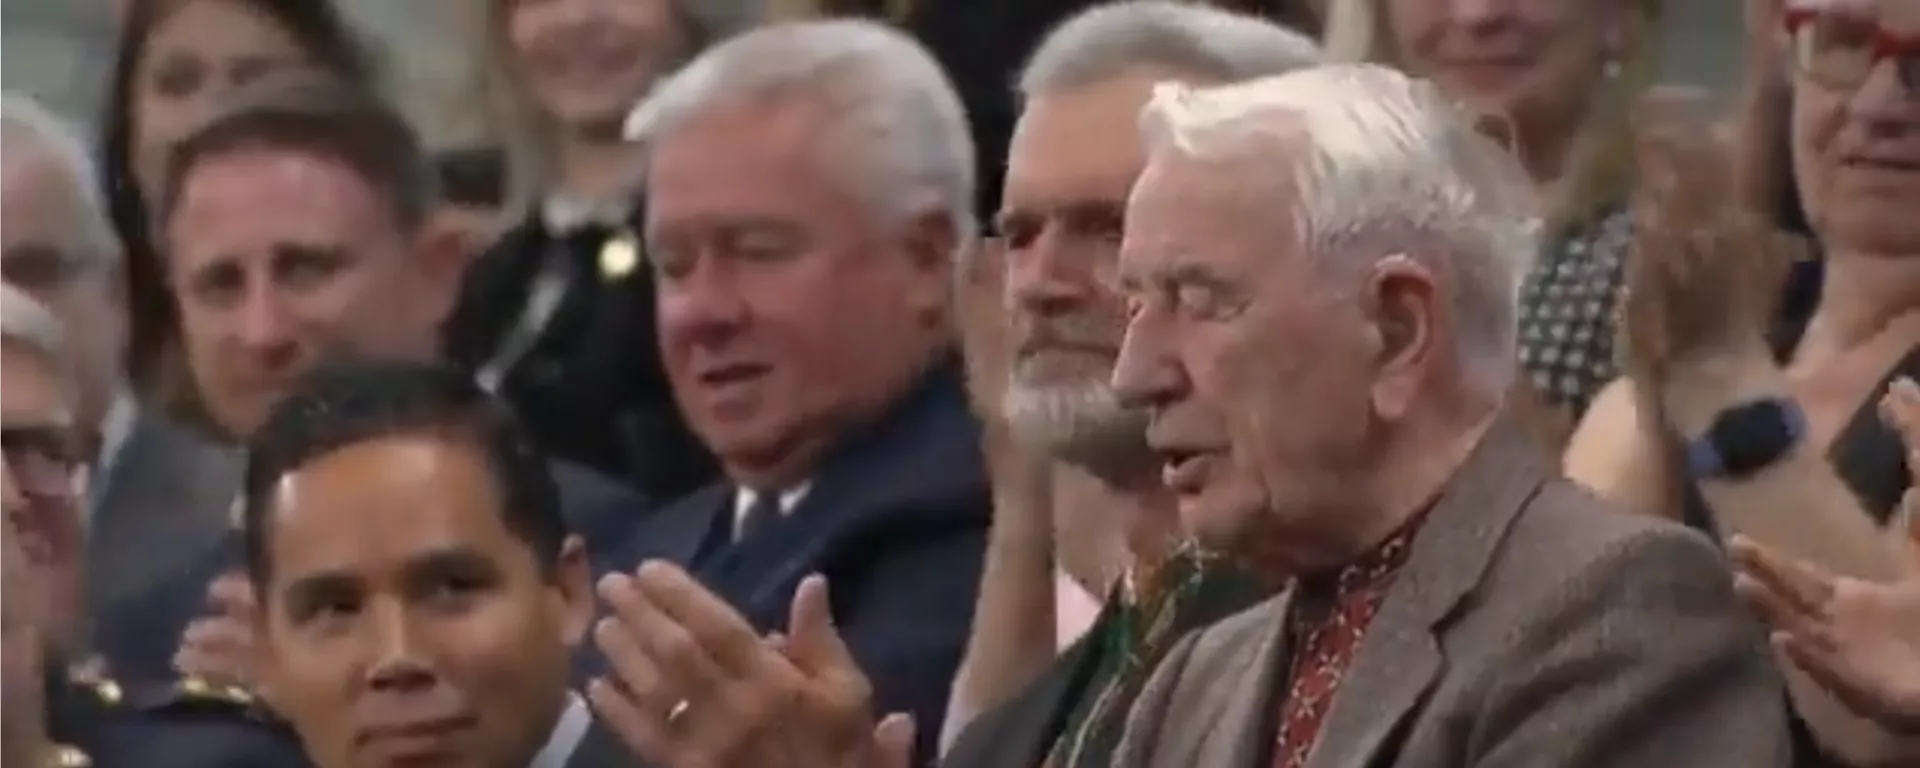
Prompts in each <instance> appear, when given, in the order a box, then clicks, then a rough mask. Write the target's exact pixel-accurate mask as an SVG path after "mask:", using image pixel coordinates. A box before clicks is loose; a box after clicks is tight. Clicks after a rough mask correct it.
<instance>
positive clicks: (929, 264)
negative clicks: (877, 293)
mask: <svg viewBox="0 0 1920 768" xmlns="http://www.w3.org/2000/svg"><path fill="white" fill-rule="evenodd" d="M904 238H905V239H904V242H903V245H904V246H905V250H906V253H907V256H908V258H909V259H911V260H912V266H913V272H914V280H913V283H912V285H911V286H909V288H908V290H909V291H910V293H909V295H908V300H909V302H910V303H911V305H912V306H913V307H914V308H915V309H916V310H918V311H919V313H921V314H923V315H925V316H928V317H945V316H946V315H947V310H948V306H949V305H950V304H951V303H952V302H951V299H952V298H953V263H954V259H955V257H956V256H958V255H959V253H960V248H961V246H962V244H969V245H970V244H971V243H972V241H973V239H974V238H973V233H972V232H960V231H958V230H957V229H955V227H954V222H953V219H952V217H950V216H948V215H947V214H946V212H945V211H941V210H938V209H931V210H928V211H926V212H924V213H922V214H920V215H919V216H916V217H914V218H913V220H912V221H910V222H908V225H907V227H906V228H905V230H904Z"/></svg>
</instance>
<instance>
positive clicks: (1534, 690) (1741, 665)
mask: <svg viewBox="0 0 1920 768" xmlns="http://www.w3.org/2000/svg"><path fill="white" fill-rule="evenodd" d="M1547 595H1548V596H1547V598H1546V600H1545V601H1544V604H1543V605H1541V606H1540V607H1539V609H1538V610H1536V611H1532V612H1530V615H1531V616H1533V619H1532V620H1531V621H1529V622H1527V623H1526V624H1525V625H1523V626H1521V627H1518V628H1516V630H1515V632H1514V634H1512V635H1510V637H1511V638H1513V641H1514V643H1513V655H1512V656H1510V657H1509V661H1508V663H1506V664H1504V665H1502V667H1501V668H1502V671H1501V673H1500V674H1499V676H1498V678H1497V679H1496V680H1495V681H1493V683H1492V684H1491V688H1490V696H1489V698H1488V702H1487V711H1486V712H1484V713H1483V714H1482V716H1481V717H1479V718H1478V719H1477V720H1478V722H1479V723H1480V725H1478V726H1476V731H1477V732H1476V733H1474V734H1473V736H1472V738H1471V739H1470V740H1469V744H1470V749H1469V754H1471V755H1472V756H1473V759H1472V760H1471V764H1472V765H1474V766H1477V768H1537V767H1538V766H1547V765H1551V766H1556V768H1644V767H1645V766H1653V765H1675V766H1679V765H1728V766H1733V765H1737V766H1742V767H1743V768H1776V767H1778V768H1786V766H1789V765H1791V764H1792V759H1791V750H1790V746H1789V740H1788V736H1787V733H1788V731H1787V714H1786V701H1787V699H1786V692H1785V689H1784V687H1783V684H1782V682H1781V679H1780V676H1779V674H1778V672H1777V671H1776V670H1775V668H1774V667H1773V661H1772V657H1771V656H1770V655H1769V653H1768V651H1767V648H1766V644H1765V639H1764V633H1763V632H1761V630H1760V628H1759V625H1758V624H1757V623H1756V622H1754V621H1753V620H1752V619H1751V618H1749V616H1748V615H1747V614H1746V613H1745V612H1744V611H1743V610H1742V609H1741V607H1740V605H1739V604H1738V602H1737V600H1736V598H1735V596H1734V594H1733V588H1732V576H1731V573H1730V572H1729V571H1728V569H1727V568H1726V566H1725V565H1724V561H1723V560H1722V559H1721V557H1720V555H1719V553H1718V552H1716V551H1715V550H1714V549H1713V548H1712V546H1711V545H1710V544H1708V543H1707V542H1706V541H1705V540H1703V539H1701V538H1699V537H1697V536H1693V535H1690V534H1688V533H1686V532H1684V531H1680V530H1678V529H1672V528H1659V529H1650V530H1647V531H1644V532H1642V533H1640V534H1637V535H1633V536H1629V537H1627V538H1625V539H1623V540H1622V541H1621V543H1620V544H1619V545H1618V546H1616V547H1613V548H1612V549H1610V550H1609V551H1608V552H1607V553H1606V554H1605V555H1604V556H1602V557H1600V558H1597V559H1595V560H1594V561H1593V562H1592V563H1590V564H1589V565H1588V566H1587V567H1585V568H1582V569H1580V570H1579V571H1577V572H1576V574H1575V575H1574V576H1573V577H1572V578H1570V579H1568V580H1567V581H1566V582H1565V583H1563V584H1562V585H1560V586H1559V587H1558V588H1557V589H1554V590H1552V591H1550V592H1548V593H1547Z"/></svg>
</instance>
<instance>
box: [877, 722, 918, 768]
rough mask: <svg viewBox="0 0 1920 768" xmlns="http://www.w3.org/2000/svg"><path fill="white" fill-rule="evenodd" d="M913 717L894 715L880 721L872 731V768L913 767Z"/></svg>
mask: <svg viewBox="0 0 1920 768" xmlns="http://www.w3.org/2000/svg"><path fill="white" fill-rule="evenodd" d="M913 736H914V727H913V717H912V716H911V715H906V714H902V713H898V712H896V713H894V714H891V715H887V716H886V717H884V718H881V719H880V724H879V725H877V726H874V729H873V748H874V755H873V760H872V761H871V763H870V765H871V767H872V768H911V767H912V765H913Z"/></svg>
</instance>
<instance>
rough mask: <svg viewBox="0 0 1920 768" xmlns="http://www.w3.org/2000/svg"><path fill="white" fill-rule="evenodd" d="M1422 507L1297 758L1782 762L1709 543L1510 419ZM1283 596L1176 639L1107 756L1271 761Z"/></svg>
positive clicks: (1773, 673)
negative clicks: (1561, 464) (1315, 730)
mask: <svg viewBox="0 0 1920 768" xmlns="http://www.w3.org/2000/svg"><path fill="white" fill-rule="evenodd" d="M1428 515H1429V516H1428V517H1427V519H1426V521H1425V522H1424V523H1423V524H1422V525H1421V527H1420V530H1419V532H1418V533H1417V534H1416V535H1415V538H1414V540H1413V545H1412V549H1411V551H1410V554H1409V556H1408V561H1407V563H1406V565H1405V566H1404V567H1403V568H1402V569H1401V571H1400V572H1399V574H1398V575H1397V576H1395V578H1394V580H1393V583H1392V585H1391V586H1390V587H1389V589H1388V591H1387V594H1386V596H1385V598H1384V599H1383V600H1382V602H1381V604H1380V609H1379V612H1378V613H1377V614H1376V615H1375V617H1374V619H1373V622H1372V624H1371V625H1370V627H1369V629H1368V631H1367V634H1366V637H1365V639H1364V640H1362V641H1361V644H1360V646H1359V648H1358V650H1357V651H1356V652H1355V655H1354V657H1353V661H1352V664H1351V666H1349V667H1348V668H1347V670H1346V672H1345V675H1344V677H1343V678H1342V681H1341V684H1340V687H1339V689H1338V691H1337V693H1336V694H1335V695H1334V697H1333V699H1332V700H1331V701H1330V702H1328V703H1327V704H1325V706H1328V707H1330V708H1331V709H1330V711H1328V712H1327V714H1326V719H1325V720H1324V723H1323V725H1322V728H1321V730H1320V733H1319V738H1318V740H1317V741H1316V742H1315V744H1314V746H1313V748H1312V750H1313V751H1312V753H1311V754H1310V755H1309V757H1308V758H1307V762H1306V765H1307V768H1354V767H1357V766H1372V767H1374V768H1385V767H1386V766H1405V767H1407V768H1413V767H1414V766H1418V767H1419V768H1445V767H1448V766H1461V767H1465V766H1472V767H1473V768H1541V767H1543V766H1553V767H1554V768H1602V767H1606V768H1616V767H1617V768H1643V767H1644V766H1655V765H1659V766H1729V768H1731V767H1732V766H1739V768H1785V767H1786V766H1788V765H1791V764H1792V763H1791V757H1790V750H1789V743H1788V736H1787V717H1786V707H1785V704H1786V698H1785V693H1784V688H1783V685H1782V683H1781V680H1780V675H1779V672H1778V671H1777V670H1776V669H1775V668H1774V665H1773V659H1772V656H1771V655H1770V654H1769V652H1768V650H1767V645H1766V638H1765V633H1764V632H1763V631H1762V630H1761V628H1760V626H1759V625H1758V624H1757V623H1756V622H1755V621H1754V619H1753V618H1752V617H1750V616H1749V615H1747V614H1746V612H1745V611H1744V610H1743V609H1742V607H1741V606H1740V604H1739V602H1738V601H1737V600H1736V599H1735V597H1734V594H1733V588H1732V577H1731V574H1730V572H1729V570H1728V568H1727V566H1726V563H1725V561H1724V560H1723V559H1722V558H1721V557H1720V555H1719V553H1718V552H1717V551H1715V549H1714V547H1713V545H1712V544H1711V543H1709V542H1708V541H1707V540H1706V538H1705V537H1702V536H1700V535H1699V534H1698V533H1695V532H1692V531H1688V530H1686V529H1684V528H1681V527H1680V526H1677V525H1673V524H1670V523H1667V522H1664V521H1659V520H1655V519H1652V518H1649V517H1645V516H1639V515H1629V514H1625V513H1622V512H1620V511H1618V510H1615V509H1613V508H1612V507H1610V506H1608V505H1607V504H1606V503H1605V502H1602V501H1600V500H1598V499H1596V498H1594V497H1593V496H1591V495H1589V494H1587V493H1586V492H1584V491H1583V490H1581V489H1579V488H1576V487H1575V486H1573V485H1572V484H1571V483H1569V482H1567V481H1566V480H1563V479H1560V478H1559V477H1558V476H1557V473H1556V471H1555V462H1553V461H1552V459H1551V457H1548V456H1546V455H1544V454H1543V453H1541V451H1540V449H1539V447H1538V443H1537V441H1534V440H1533V439H1531V438H1530V437H1529V436H1528V435H1526V434H1525V432H1524V430H1523V429H1522V428H1521V427H1520V426H1519V425H1518V424H1516V423H1513V421H1512V420H1510V419H1502V420H1501V421H1500V422H1499V423H1497V424H1496V426H1495V427H1494V428H1493V429H1492V430H1491V431H1489V432H1488V433H1487V435H1486V436H1485V437H1484V438H1482V440H1481V442H1480V445H1479V447H1477V448H1476V449H1474V451H1473V453H1472V455H1471V457H1470V458H1468V459H1467V462H1466V464H1465V465H1464V466H1462V467H1461V468H1460V470H1459V471H1458V472H1456V473H1455V475H1454V477H1453V480H1452V481H1451V482H1450V483H1449V484H1448V486H1447V488H1446V490H1445V492H1444V494H1443V496H1442V497H1441V499H1440V501H1439V502H1438V504H1437V505H1435V507H1434V508H1433V509H1432V511H1430V512H1429V513H1428ZM1290 599H1291V594H1290V592H1289V593H1283V594H1281V595H1280V596H1278V597H1275V598H1273V599H1271V600H1269V601H1267V602H1265V603H1262V604H1261V605H1259V606H1256V607H1254V608H1252V609H1249V610H1248V611H1246V612H1243V613H1241V614H1240V615H1238V616H1234V617H1232V618H1229V619H1227V620H1225V621H1222V622H1220V623H1218V624H1215V625H1213V626H1212V627H1209V628H1207V629H1205V630H1203V631H1200V632H1197V633H1194V634H1193V635H1190V636H1188V637H1187V639H1186V640H1185V641H1183V642H1182V643H1181V644H1180V646H1179V647H1177V648H1175V649H1174V650H1173V651H1172V652H1171V653H1170V654H1169V655H1168V656H1167V658H1166V659H1165V660H1164V661H1163V662H1162V663H1161V665H1160V668H1159V670H1158V671H1157V672H1156V673H1155V674H1154V677H1153V679H1152V681H1151V682H1149V683H1148V685H1147V689H1146V690H1145V691H1144V692H1143V693H1142V694H1141V696H1140V698H1139V700H1138V701H1137V702H1136V703H1135V705H1134V709H1133V712H1132V715H1131V720H1130V721H1129V723H1128V728H1127V737H1126V740H1125V742H1124V743H1123V744H1122V745H1121V748H1120V750H1119V753H1118V755H1117V759H1116V761H1115V763H1114V765H1116V766H1122V767H1123V768H1145V767H1148V766H1151V767H1152V768H1174V767H1175V766H1177V767H1178V768H1191V767H1192V766H1208V768H1256V766H1265V765H1266V764H1267V762H1266V761H1268V760H1271V756H1270V755H1269V754H1268V753H1269V752H1271V744H1272V742H1273V740H1274V734H1275V733H1276V732H1277V725H1276V723H1275V722H1274V720H1275V718H1276V716H1277V711H1278V708H1279V699H1278V693H1277V691H1279V690H1282V689H1283V688H1284V687H1285V685H1286V680H1285V674H1286V672H1285V670H1284V669H1283V667H1284V664H1285V660H1286V659H1287V657H1288V648H1287V645H1288V643H1287V640H1286V636H1287V633H1286V632H1285V631H1284V626H1285V624H1286V617H1287V612H1288V604H1289V600H1290Z"/></svg>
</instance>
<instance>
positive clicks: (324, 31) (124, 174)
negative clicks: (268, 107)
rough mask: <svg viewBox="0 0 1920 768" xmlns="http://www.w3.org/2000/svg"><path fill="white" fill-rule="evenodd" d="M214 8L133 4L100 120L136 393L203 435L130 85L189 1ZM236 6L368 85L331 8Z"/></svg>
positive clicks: (175, 0)
mask: <svg viewBox="0 0 1920 768" xmlns="http://www.w3.org/2000/svg"><path fill="white" fill-rule="evenodd" d="M213 1H215V0H136V2H134V3H132V4H131V8H130V9H129V12H128V13H127V15H126V18H125V19H124V20H123V22H122V24H121V26H120V32H119V37H118V40H117V42H116V43H115V46H114V50H115V55H114V63H113V72H112V79H111V80H110V81H109V85H108V90H107V103H106V105H105V109H103V110H102V112H101V114H102V116H103V119H102V121H101V135H100V146H99V151H100V156H101V164H100V172H101V179H100V187H101V189H102V190H103V191H104V194H105V195H106V198H107V212H108V215H109V216H110V217H111V218H112V220H113V226H114V229H115V230H116V231H117V232H118V234H119V235H120V239H121V241H122V242H123V243H124V244H125V248H126V258H124V259H123V260H122V263H123V264H124V265H125V266H124V269H125V273H124V278H125V285H126V301H127V317H128V320H129V325H130V327H129V328H128V336H127V354H126V359H125V361H124V366H125V371H126V376H127V380H128V382H129V383H130V384H131V386H132V387H133V391H134V392H135V393H137V394H138V395H139V396H141V397H142V398H145V399H147V400H148V401H149V402H154V403H157V404H159V405H161V406H162V407H163V408H165V409H166V410H168V411H170V412H173V413H174V414H175V415H179V416H184V417H186V420H187V421H190V422H193V423H196V424H198V425H201V426H205V417H204V413H203V412H202V411H201V409H200V407H199V403H198V400H197V398H196V397H195V396H194V395H193V392H192V390H193V387H192V384H191V381H192V379H191V376H190V375H189V373H188V371H187V369H186V362H185V360H184V359H183V353H182V351H181V349H180V339H179V332H180V330H179V323H180V313H179V308H178V307H176V306H175V305H174V301H173V294H172V293H171V292H170V291H169V290H168V287H167V278H166V267H165V264H163V263H162V262H161V260H160V259H161V255H160V253H159V250H158V248H156V247H155V245H154V232H153V230H152V228H151V227H152V223H151V222H150V221H149V219H148V203H149V201H148V200H146V199H145V197H144V195H143V192H142V190H141V187H140V184H139V182H138V180H137V179H136V178H135V173H134V164H133V141H134V135H135V133H136V125H135V121H136V120H137V119H138V117H139V116H138V115H135V114H134V89H135V88H136V87H137V84H136V83H135V79H136V77H137V76H138V71H139V68H140V62H141V59H142V58H144V57H145V56H146V53H147V41H148V39H149V38H150V37H152V35H153V32H154V30H155V29H156V28H157V27H159V26H160V25H161V24H163V23H165V22H166V20H167V19H168V18H170V17H172V15H173V13H174V12H175V11H178V10H179V9H180V8H181V7H183V6H185V5H186V4H187V3H190V2H213ZM218 2H226V3H234V4H237V5H239V6H241V7H244V8H246V9H248V10H251V11H253V12H255V13H258V14H260V15H261V16H263V17H265V18H268V19H271V20H273V22H274V23H275V24H278V25H279V26H280V27H281V28H283V29H285V30H286V32H287V34H288V35H289V36H290V37H292V38H293V40H294V41H295V42H296V43H297V44H298V45H299V46H300V48H301V49H302V50H303V51H304V52H305V53H306V56H307V61H308V63H309V64H310V65H312V66H317V67H319V68H321V69H324V70H327V71H328V72H330V73H332V74H333V75H335V76H338V77H340V78H343V79H346V80H349V81H350V82H354V83H363V84H370V83H372V81H373V80H374V68H375V67H374V63H373V60H372V58H371V54H370V53H369V51H368V49H367V48H366V47H365V46H364V45H363V44H362V42H361V41H360V39H359V38H358V37H357V36H356V35H355V34H354V32H353V30H352V28H351V26H350V25H348V23H347V22H346V19H345V18H344V17H343V16H342V15H341V13H340V11H339V9H338V8H336V7H335V6H334V4H333V3H332V2H331V0H218Z"/></svg>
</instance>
